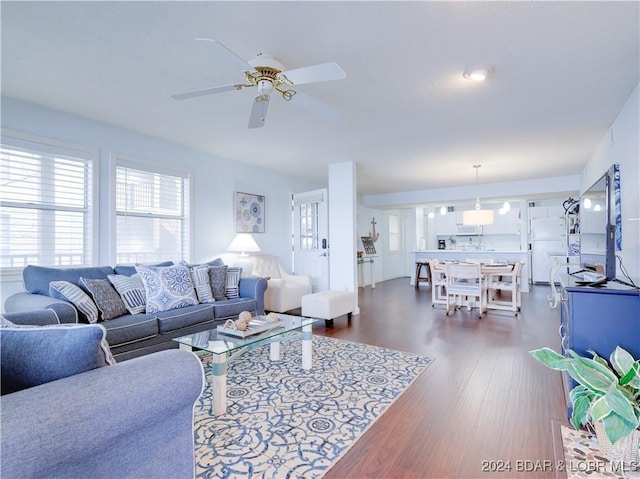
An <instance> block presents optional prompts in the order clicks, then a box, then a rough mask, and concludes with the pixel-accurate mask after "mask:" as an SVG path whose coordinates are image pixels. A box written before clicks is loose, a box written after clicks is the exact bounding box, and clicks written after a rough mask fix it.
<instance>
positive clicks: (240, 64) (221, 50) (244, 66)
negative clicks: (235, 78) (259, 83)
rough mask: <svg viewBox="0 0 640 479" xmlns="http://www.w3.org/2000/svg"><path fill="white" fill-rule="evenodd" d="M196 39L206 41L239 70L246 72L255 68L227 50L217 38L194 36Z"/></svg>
mask: <svg viewBox="0 0 640 479" xmlns="http://www.w3.org/2000/svg"><path fill="white" fill-rule="evenodd" d="M196 40H198V41H200V42H208V43H209V44H210V45H211V46H212V47H213V48H214V49H215V50H216V51H217V52H218V53H219V54H220V55H221V56H223V57H225V58H226V59H227V60H229V61H231V62H232V63H234V64H235V65H236V66H237V67H238V68H239V69H240V70H243V71H244V70H246V71H248V72H252V71H254V70H255V69H254V68H253V67H252V66H251V65H249V64H248V63H247V62H246V60H243V59H242V58H240V57H239V56H238V55H236V54H235V53H234V52H232V51H231V50H229V49H228V48H227V47H226V46H224V45H223V44H222V43H220V42H219V41H217V40H212V39H210V38H196Z"/></svg>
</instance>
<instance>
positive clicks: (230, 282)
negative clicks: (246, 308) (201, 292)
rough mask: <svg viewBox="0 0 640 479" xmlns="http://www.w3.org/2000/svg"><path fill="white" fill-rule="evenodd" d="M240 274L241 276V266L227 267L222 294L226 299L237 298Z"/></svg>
mask: <svg viewBox="0 0 640 479" xmlns="http://www.w3.org/2000/svg"><path fill="white" fill-rule="evenodd" d="M240 276H242V268H239V267H229V268H227V278H226V282H225V287H224V295H225V297H226V298H227V299H233V298H239V297H240V290H239V289H238V284H239V283H240Z"/></svg>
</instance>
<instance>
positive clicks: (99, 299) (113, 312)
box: [80, 278, 127, 321]
mask: <svg viewBox="0 0 640 479" xmlns="http://www.w3.org/2000/svg"><path fill="white" fill-rule="evenodd" d="M80 282H81V283H82V284H83V285H84V287H85V288H87V290H88V291H89V294H91V297H92V298H93V300H94V301H95V303H96V306H98V309H99V310H100V319H102V320H103V321H108V320H110V319H113V318H118V317H120V316H124V315H125V314H127V308H126V307H125V305H124V303H123V302H122V298H120V295H119V294H118V292H117V291H116V290H115V289H113V286H111V283H109V281H107V280H106V279H89V278H80Z"/></svg>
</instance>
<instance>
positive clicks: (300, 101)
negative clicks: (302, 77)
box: [289, 91, 340, 121]
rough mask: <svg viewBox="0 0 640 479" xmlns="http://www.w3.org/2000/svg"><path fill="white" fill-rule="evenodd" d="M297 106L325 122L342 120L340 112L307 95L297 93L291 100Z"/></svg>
mask: <svg viewBox="0 0 640 479" xmlns="http://www.w3.org/2000/svg"><path fill="white" fill-rule="evenodd" d="M289 101H290V102H291V103H293V104H294V105H295V106H297V107H299V108H302V109H303V110H306V111H308V112H309V113H311V114H312V115H315V116H317V117H318V118H320V119H322V120H325V121H337V120H338V119H339V118H340V111H339V110H336V109H335V108H331V107H330V106H328V105H326V104H324V103H323V102H321V101H320V100H318V99H317V98H314V97H312V96H311V95H307V94H306V93H302V92H300V91H299V92H296V94H295V95H293V97H292V98H291V100H289Z"/></svg>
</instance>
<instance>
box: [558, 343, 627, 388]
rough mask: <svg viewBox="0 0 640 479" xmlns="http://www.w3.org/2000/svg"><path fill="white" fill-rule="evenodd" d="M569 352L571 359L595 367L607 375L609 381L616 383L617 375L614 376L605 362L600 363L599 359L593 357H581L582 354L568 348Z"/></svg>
mask: <svg viewBox="0 0 640 479" xmlns="http://www.w3.org/2000/svg"><path fill="white" fill-rule="evenodd" d="M569 354H571V356H572V358H571V361H577V362H579V363H580V364H583V365H584V366H586V367H588V368H592V369H595V370H597V371H599V372H600V373H601V374H603V375H605V376H607V378H609V381H611V382H615V383H616V384H617V383H618V376H616V374H615V373H614V372H613V371H612V370H611V368H610V367H609V365H608V364H607V363H606V362H605V363H604V364H602V363H600V362H599V361H596V360H594V359H588V358H583V357H582V356H579V355H578V354H576V353H575V352H574V351H571V350H569Z"/></svg>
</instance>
